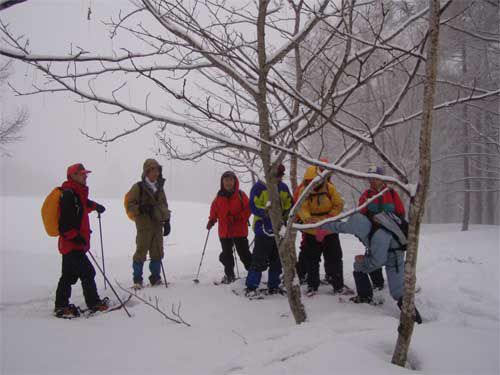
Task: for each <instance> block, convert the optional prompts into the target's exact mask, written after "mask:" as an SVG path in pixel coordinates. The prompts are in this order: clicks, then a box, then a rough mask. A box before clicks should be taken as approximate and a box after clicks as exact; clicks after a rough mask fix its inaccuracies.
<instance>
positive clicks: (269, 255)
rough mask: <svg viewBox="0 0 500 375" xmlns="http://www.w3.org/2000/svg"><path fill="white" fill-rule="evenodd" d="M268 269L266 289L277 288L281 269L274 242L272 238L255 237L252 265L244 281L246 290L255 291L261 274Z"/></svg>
mask: <svg viewBox="0 0 500 375" xmlns="http://www.w3.org/2000/svg"><path fill="white" fill-rule="evenodd" d="M268 268H269V271H268V280H267V286H268V288H269V289H273V288H277V287H279V285H280V275H281V271H282V268H281V260H280V257H279V253H278V247H277V246H276V241H275V239H274V237H269V236H265V235H264V236H255V246H254V250H253V254H252V264H251V265H250V270H249V271H248V276H247V280H246V286H247V288H249V289H257V288H258V287H259V284H260V280H261V278H262V272H263V271H265V270H266V269H268Z"/></svg>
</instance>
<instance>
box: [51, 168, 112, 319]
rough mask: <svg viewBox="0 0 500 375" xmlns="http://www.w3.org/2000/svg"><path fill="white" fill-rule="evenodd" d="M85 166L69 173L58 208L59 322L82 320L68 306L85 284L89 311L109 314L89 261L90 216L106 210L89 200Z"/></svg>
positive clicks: (69, 170) (57, 313)
mask: <svg viewBox="0 0 500 375" xmlns="http://www.w3.org/2000/svg"><path fill="white" fill-rule="evenodd" d="M88 173H90V171H88V170H86V169H85V167H84V166H83V165H82V164H74V165H72V166H70V167H69V168H68V170H67V178H68V179H67V181H65V182H64V183H63V184H62V186H61V190H62V195H61V201H60V205H59V210H60V213H59V242H58V247H59V252H60V253H61V255H62V275H61V278H60V279H59V283H58V285H57V290H56V301H55V309H54V314H55V316H56V317H58V318H73V317H77V316H79V315H80V314H79V311H78V310H79V309H78V308H77V307H75V306H74V305H72V304H70V303H69V299H70V297H71V285H73V284H76V282H77V281H78V279H80V280H81V282H82V289H83V296H84V298H85V303H86V304H87V307H88V308H89V309H91V310H93V311H104V310H107V308H108V306H107V304H106V301H103V300H101V299H100V298H99V295H98V294H97V287H96V284H95V280H94V279H95V269H94V267H93V266H92V263H90V261H89V259H88V258H87V255H86V253H87V251H89V249H90V232H91V230H90V224H89V213H90V212H92V211H94V210H95V211H97V212H99V213H103V212H104V210H105V208H104V206H102V205H100V204H98V203H96V202H93V201H91V200H90V199H88V196H89V189H88V187H87V174H88Z"/></svg>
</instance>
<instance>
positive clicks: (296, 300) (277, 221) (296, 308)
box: [256, 0, 306, 324]
mask: <svg viewBox="0 0 500 375" xmlns="http://www.w3.org/2000/svg"><path fill="white" fill-rule="evenodd" d="M268 3H269V2H268V1H267V0H260V1H259V14H258V19H257V53H258V62H259V81H258V88H259V93H258V95H257V96H256V101H257V111H258V114H259V133H260V137H261V138H262V139H263V140H266V141H270V140H271V136H270V123H269V108H268V106H267V77H268V73H269V67H268V66H267V64H266V44H265V28H266V23H265V20H266V15H267V5H268ZM260 156H261V159H262V166H263V168H264V174H265V178H266V187H267V190H268V193H269V200H270V203H271V206H270V207H269V210H268V212H269V217H270V219H271V223H272V226H273V232H274V239H275V241H276V246H278V249H279V255H280V259H281V265H282V267H283V278H284V280H285V287H287V291H288V302H289V304H290V310H291V311H292V314H293V316H294V318H295V322H296V323H297V324H300V323H302V322H304V321H305V319H306V314H305V308H304V305H303V304H302V301H301V299H300V289H299V290H296V289H295V288H294V287H293V285H292V284H293V280H294V278H295V264H296V254H295V246H294V244H293V243H289V241H290V239H289V238H290V236H285V238H288V240H287V242H285V244H286V245H287V246H280V243H281V238H280V229H281V227H282V225H283V216H282V208H281V199H280V196H279V193H278V181H277V177H276V172H277V169H278V164H279V163H278V162H275V163H273V162H272V160H271V147H270V146H269V145H268V144H267V143H261V153H260ZM288 288H290V289H288Z"/></svg>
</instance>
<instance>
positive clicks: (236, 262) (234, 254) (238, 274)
mask: <svg viewBox="0 0 500 375" xmlns="http://www.w3.org/2000/svg"><path fill="white" fill-rule="evenodd" d="M233 257H234V264H236V275H237V276H238V279H239V278H240V270H239V268H238V259H237V258H236V246H233Z"/></svg>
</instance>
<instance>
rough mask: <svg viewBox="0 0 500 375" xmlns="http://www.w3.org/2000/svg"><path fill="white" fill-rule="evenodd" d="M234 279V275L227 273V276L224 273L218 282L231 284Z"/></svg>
mask: <svg viewBox="0 0 500 375" xmlns="http://www.w3.org/2000/svg"><path fill="white" fill-rule="evenodd" d="M235 280H236V278H235V277H234V275H233V276H231V275H229V276H228V275H224V277H223V278H222V279H221V281H220V283H221V284H231V283H233V282H234V281H235Z"/></svg>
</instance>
